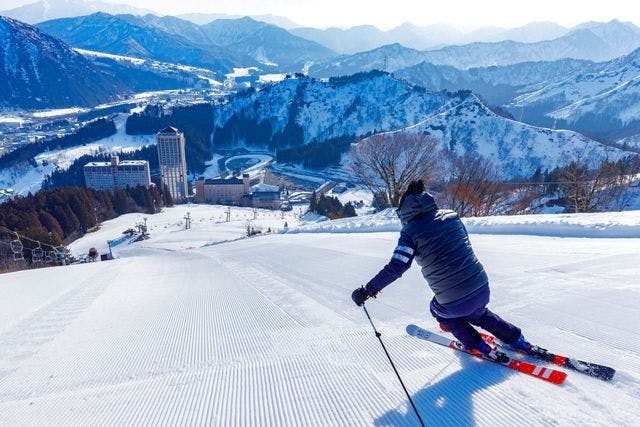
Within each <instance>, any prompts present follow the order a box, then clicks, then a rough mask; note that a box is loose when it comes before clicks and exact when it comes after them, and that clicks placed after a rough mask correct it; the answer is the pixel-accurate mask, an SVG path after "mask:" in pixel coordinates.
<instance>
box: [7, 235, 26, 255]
mask: <svg viewBox="0 0 640 427" xmlns="http://www.w3.org/2000/svg"><path fill="white" fill-rule="evenodd" d="M15 234H16V238H15V240H12V241H11V243H10V244H9V245H10V247H11V252H13V260H14V261H22V260H24V254H23V252H22V251H23V250H24V245H23V244H22V242H21V241H20V236H18V233H15Z"/></svg>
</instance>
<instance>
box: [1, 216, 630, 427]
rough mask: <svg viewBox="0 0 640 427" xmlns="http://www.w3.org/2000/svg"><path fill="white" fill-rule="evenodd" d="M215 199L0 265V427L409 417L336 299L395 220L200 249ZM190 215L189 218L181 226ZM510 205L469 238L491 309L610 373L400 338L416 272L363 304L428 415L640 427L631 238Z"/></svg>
mask: <svg viewBox="0 0 640 427" xmlns="http://www.w3.org/2000/svg"><path fill="white" fill-rule="evenodd" d="M217 209H224V208H220V207H213V206H209V207H195V206H191V207H185V206H183V207H178V208H173V209H167V210H166V211H165V212H163V213H161V214H158V215H156V216H149V217H148V220H147V221H148V224H150V226H151V228H152V229H151V239H150V240H147V241H143V242H139V243H134V244H132V245H129V247H128V248H126V250H124V249H123V250H122V251H121V252H120V253H119V254H118V255H119V256H120V258H119V259H116V260H114V261H109V262H98V263H92V264H83V265H74V266H69V267H56V268H51V269H40V270H31V271H22V272H18V273H12V274H5V275H2V276H0V342H1V343H2V345H1V346H0V425H65V426H67V425H94V424H100V425H157V424H163V425H220V426H228V425H237V426H244V425H278V426H285V425H292V426H300V425H304V426H312V425H315V426H334V425H376V426H415V425H417V421H416V418H415V416H414V415H413V412H412V411H411V409H410V407H409V406H408V402H407V399H406V396H405V395H404V393H403V391H402V389H401V387H400V385H399V384H398V382H397V379H396V378H395V376H394V374H393V371H392V370H391V368H390V366H389V364H388V361H387V360H386V358H385V355H384V353H383V352H382V350H381V348H380V345H379V343H378V340H377V339H376V337H375V336H374V335H373V332H372V330H371V327H370V325H369V323H368V321H367V319H366V317H365V316H364V313H363V312H362V310H361V309H360V308H358V307H356V306H355V305H354V304H353V303H352V301H351V299H350V293H351V291H352V290H353V289H354V288H355V287H357V286H360V285H362V284H364V283H366V282H367V281H368V280H369V279H370V278H371V277H372V276H373V275H374V274H375V273H376V272H377V271H378V269H379V268H380V267H381V266H382V265H384V264H385V263H386V262H387V261H388V259H389V256H390V255H391V253H392V250H393V248H394V247H395V244H396V239H397V237H398V233H397V231H392V232H380V231H376V230H383V229H384V227H385V222H386V224H387V225H386V226H387V227H388V229H389V230H392V229H393V227H394V226H395V222H394V221H393V212H391V211H387V212H385V213H382V214H379V215H378V216H377V217H375V218H370V219H369V221H370V223H371V224H377V227H373V226H371V227H370V228H369V230H368V231H369V232H367V233H348V234H344V233H331V232H320V233H318V232H307V233H300V234H292V233H291V234H278V235H270V236H265V237H257V238H251V239H248V238H247V239H240V240H237V241H232V242H227V243H221V244H215V245H209V244H208V243H213V242H223V241H226V240H233V239H230V236H231V234H232V233H230V232H229V227H231V225H230V224H227V223H221V224H215V221H214V220H213V219H212V217H215V219H218V218H217V217H218V213H219V211H217ZM187 210H189V212H191V214H192V216H193V218H194V223H193V227H192V229H191V230H190V231H183V230H181V227H180V224H178V223H177V222H179V220H180V217H182V216H183V215H184V214H185V213H186V211H187ZM277 214H279V213H277ZM634 217H635V219H634ZM385 218H386V220H385ZM518 218H520V217H518ZM518 218H516V219H512V218H509V217H504V224H510V227H513V228H511V229H510V230H502V232H505V233H506V232H507V231H509V232H510V233H513V234H502V235H491V234H472V235H471V239H472V243H473V245H474V248H475V250H476V253H477V255H478V257H479V259H480V260H481V261H482V262H483V264H484V265H485V267H486V269H487V271H488V273H489V276H490V278H491V283H492V302H491V304H490V307H491V308H492V309H494V310H495V311H496V312H498V313H500V314H501V315H502V316H503V317H505V318H506V319H509V320H511V321H513V322H514V323H516V324H518V325H520V326H521V327H522V328H523V329H524V332H525V333H526V335H527V337H528V338H529V339H530V340H532V341H534V342H537V343H539V344H540V345H543V346H547V347H548V348H550V349H552V350H554V351H557V352H561V353H567V354H569V355H572V356H576V357H579V358H583V359H586V360H590V361H593V362H599V363H603V364H607V365H610V366H613V367H615V368H617V370H618V372H617V374H616V377H615V378H614V380H613V381H612V382H610V383H604V382H601V381H599V380H596V379H592V378H589V377H586V376H583V375H580V374H578V373H574V372H569V377H568V379H567V381H566V382H565V384H564V385H562V386H556V385H551V384H548V383H545V382H542V381H540V380H537V379H535V378H531V377H529V376H526V375H522V374H518V373H514V372H513V371H510V370H508V369H506V368H503V367H501V366H496V365H493V364H489V363H487V362H483V361H480V360H478V359H475V358H473V357H470V356H467V355H465V354H462V353H456V352H454V351H452V350H450V349H447V348H443V347H440V346H437V345H431V344H430V343H427V342H423V341H419V340H417V339H415V338H412V337H409V336H407V335H406V334H405V332H404V328H405V325H406V324H407V323H418V324H420V325H422V326H425V327H427V328H431V329H434V328H436V327H437V325H436V323H435V321H434V320H433V319H431V318H430V316H429V314H428V311H427V310H428V309H427V304H428V301H429V299H430V298H431V296H432V294H431V293H430V291H429V290H428V288H427V286H426V285H425V284H424V281H423V279H422V277H421V274H420V271H419V269H418V268H417V267H415V266H414V267H413V268H412V269H411V270H410V271H409V272H407V273H406V274H405V276H404V277H402V278H401V279H400V280H398V282H396V283H394V284H392V285H391V286H390V287H389V288H387V289H385V290H384V291H383V293H382V294H381V295H380V296H379V297H378V298H377V299H376V300H372V301H371V302H368V303H367V307H368V309H369V312H370V314H371V315H372V317H373V319H374V321H375V322H376V326H377V327H378V329H379V330H380V331H381V332H382V339H383V340H384V342H385V344H386V345H387V348H388V349H389V352H390V354H391V355H392V357H393V358H394V361H395V363H396V365H397V367H398V370H399V372H400V374H401V375H402V377H403V379H404V381H405V383H406V385H407V388H408V390H409V392H410V393H411V394H412V396H413V398H414V401H415V403H416V405H417V406H418V408H419V410H420V411H421V413H422V416H423V418H424V419H425V421H426V423H427V425H434V426H449V425H460V426H468V425H478V426H494V425H508V426H512V425H514V426H515V425H560V426H576V425H579V426H582V425H590V426H592V425H593V426H601V425H616V426H636V425H638V424H639V423H640V407H639V406H638V401H639V399H640V333H639V332H638V324H639V322H638V321H639V320H640V318H639V314H638V313H639V311H638V307H639V306H640V283H638V277H640V267H638V265H639V264H638V262H637V258H638V254H639V253H640V239H639V238H637V237H636V238H616V239H614V238H609V237H604V236H603V235H601V234H600V238H589V237H587V236H589V234H588V233H585V237H581V238H575V237H549V236H532V235H527V234H528V233H530V232H531V230H532V229H534V228H533V225H532V223H535V224H538V225H537V226H536V227H537V229H539V230H551V229H553V226H552V224H551V223H550V222H548V220H547V219H546V217H544V216H540V217H533V219H532V220H531V222H532V223H529V224H525V225H523V226H522V227H521V228H517V227H516V226H515V225H514V224H515V223H518V222H519V221H520V220H519V219H518ZM535 218H538V219H535ZM552 218H562V216H558V215H556V216H552ZM574 218H575V221H573V223H574V224H576V225H575V226H576V227H582V228H583V229H585V230H590V228H589V224H593V223H594V222H599V223H607V224H609V225H610V228H611V229H615V228H616V227H615V224H617V225H618V226H623V225H624V226H625V227H630V228H633V227H635V229H636V230H637V229H640V212H636V213H625V214H607V215H606V216H603V217H602V218H600V219H598V220H597V221H596V220H594V218H592V217H590V216H584V215H576V216H574ZM125 219H126V221H125ZM364 220H366V219H365V218H357V219H352V220H349V221H351V225H348V224H347V223H348V222H349V221H346V220H345V221H343V226H342V227H341V228H342V229H343V231H346V230H348V229H349V228H351V230H352V231H358V230H359V229H360V228H362V227H360V226H359V224H361V223H362V221H364ZM274 221H275V219H274ZM559 221H561V222H562V221H564V220H559ZM131 222H135V219H134V218H133V217H131V218H124V217H123V218H118V219H116V220H113V221H111V222H109V223H107V224H104V227H103V228H102V230H101V231H99V232H98V233H105V236H104V237H106V235H111V231H110V229H112V231H113V232H115V233H118V232H119V229H120V228H121V225H125V223H127V226H129V224H130V223H131ZM497 222H498V220H497V219H487V220H486V221H485V222H483V221H481V220H477V223H476V224H475V225H474V227H475V228H473V227H469V228H470V229H473V231H474V233H477V232H480V231H483V230H484V231H487V230H489V231H490V230H492V229H493V227H495V224H496V223H497ZM467 223H468V225H470V224H471V223H470V222H469V221H468V222H467ZM274 224H275V222H274ZM290 224H291V223H290ZM483 224H484V225H483ZM579 224H582V225H579ZM131 225H132V224H131ZM243 227H244V225H243V221H242V220H240V219H239V220H238V224H237V231H238V232H239V231H240V230H241V229H242V228H243ZM483 227H485V228H483ZM327 230H329V229H317V230H316V231H327ZM306 231H311V230H310V229H308V228H307V230H306ZM538 234H546V233H538ZM97 235H98V234H93V235H88V236H86V237H84V238H83V239H81V240H80V241H78V242H76V243H75V244H74V245H73V247H75V248H80V247H82V246H83V245H84V247H88V246H89V245H92V244H93V243H92V242H91V239H95V238H96V236H97ZM626 235H629V236H630V235H632V233H629V234H626ZM635 235H636V236H638V234H637V232H636V234H635ZM346 237H348V238H346ZM101 238H103V237H101ZM189 247H191V248H193V249H188V250H187V249H186V248H189Z"/></svg>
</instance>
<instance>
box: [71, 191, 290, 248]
mask: <svg viewBox="0 0 640 427" xmlns="http://www.w3.org/2000/svg"><path fill="white" fill-rule="evenodd" d="M227 210H230V212H231V215H230V217H229V219H230V221H229V222H227V214H226V211H227ZM299 213H300V211H299V209H294V210H292V211H289V212H284V213H283V212H281V211H273V210H268V209H256V210H255V213H254V209H253V208H242V207H235V206H231V207H227V206H220V205H206V204H202V205H200V204H190V205H178V206H175V207H173V208H168V209H165V210H164V212H162V213H160V214H157V215H148V214H141V213H140V214H127V215H121V216H119V217H118V218H116V219H113V220H111V221H107V222H105V223H104V224H102V226H101V228H100V229H99V230H98V231H96V232H93V233H89V234H87V235H85V236H84V237H83V238H82V239H79V240H76V241H75V242H73V243H72V244H71V245H69V249H70V250H71V252H72V253H73V254H75V255H77V256H82V255H85V254H87V253H88V252H89V249H90V248H92V247H94V248H96V249H97V250H98V251H99V252H100V253H106V252H107V251H108V247H109V245H108V244H107V241H108V240H115V239H117V238H118V237H121V236H122V232H123V231H125V230H128V229H129V228H135V225H136V224H142V223H144V219H145V218H146V219H147V229H148V232H149V234H150V235H151V239H149V240H146V241H144V242H140V243H136V244H133V245H121V246H118V247H116V248H114V249H113V252H114V254H115V256H116V257H117V256H130V254H133V255H136V254H137V251H138V250H140V249H141V248H154V249H162V250H168V251H180V250H186V249H193V248H199V247H206V246H212V245H217V244H220V243H224V242H228V241H233V240H238V239H242V238H244V237H245V236H246V231H247V225H250V226H251V227H254V228H260V229H262V231H263V232H267V230H268V229H271V231H272V232H274V233H275V232H281V231H283V229H284V223H285V222H286V223H287V226H288V227H294V226H297V225H298V224H299V222H300V221H299V219H298V216H299ZM187 214H189V215H190V217H191V229H189V230H185V222H186V220H185V217H186V216H187ZM254 216H255V219H254Z"/></svg>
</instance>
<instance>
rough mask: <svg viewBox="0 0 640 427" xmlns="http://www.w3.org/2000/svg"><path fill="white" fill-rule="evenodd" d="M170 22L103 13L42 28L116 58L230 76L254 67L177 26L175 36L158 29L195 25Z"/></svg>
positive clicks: (40, 26)
mask: <svg viewBox="0 0 640 427" xmlns="http://www.w3.org/2000/svg"><path fill="white" fill-rule="evenodd" d="M149 18H151V16H149ZM170 20H171V22H166V21H163V20H161V18H160V19H156V18H155V17H154V18H153V19H149V20H148V21H147V20H145V19H143V18H141V17H138V16H133V15H117V16H113V15H109V14H106V13H102V12H99V13H94V14H92V15H88V16H83V17H78V18H64V19H56V20H52V21H46V22H42V23H40V24H38V28H40V29H41V30H42V31H44V32H46V33H48V34H51V35H53V36H55V37H59V38H60V39H62V40H64V41H65V42H66V43H68V44H70V45H71V46H73V47H78V48H82V49H87V50H92V51H98V52H106V53H112V54H116V55H125V56H133V57H138V58H143V59H155V60H159V61H165V62H173V63H182V64H184V65H193V66H199V67H206V68H210V69H213V70H216V71H221V72H228V71H230V70H231V69H232V68H233V67H234V66H237V65H238V64H242V63H246V62H249V63H252V62H251V60H250V59H249V58H244V57H240V58H238V57H236V55H235V54H233V53H232V52H229V51H227V50H226V49H224V48H223V47H221V46H216V45H213V44H209V45H206V46H205V45H201V44H197V43H195V42H193V41H190V40H189V39H188V37H189V36H190V34H189V33H185V35H183V36H180V35H177V33H178V32H179V31H183V30H184V28H176V26H175V25H174V26H173V28H174V29H175V30H174V32H172V33H169V32H166V31H164V30H163V29H160V28H158V26H159V25H158V22H163V23H166V24H167V25H170V24H173V23H175V22H183V23H186V24H187V25H192V24H191V23H189V22H187V21H181V20H178V19H177V18H170ZM167 21H169V20H167ZM98 34H99V36H96V35H98Z"/></svg>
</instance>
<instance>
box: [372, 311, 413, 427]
mask: <svg viewBox="0 0 640 427" xmlns="http://www.w3.org/2000/svg"><path fill="white" fill-rule="evenodd" d="M362 309H363V310H364V313H365V314H366V315H367V319H369V323H371V327H372V328H373V332H375V334H376V337H377V338H378V340H379V341H380V345H381V346H382V349H383V350H384V353H385V354H386V355H387V359H389V363H391V367H392V368H393V371H394V372H395V373H396V376H397V377H398V381H400V384H401V385H402V388H403V389H404V392H405V394H406V395H407V399H409V402H410V403H411V406H413V410H414V411H415V412H416V415H417V416H418V420H419V421H420V425H421V426H422V427H425V424H424V421H422V417H421V416H420V412H418V408H416V405H415V404H414V403H413V399H411V395H410V394H409V391H408V390H407V387H405V385H404V382H403V381H402V378H400V374H399V373H398V370H397V369H396V365H395V364H394V363H393V360H391V356H390V355H389V352H388V351H387V348H386V347H385V346H384V343H383V342H382V338H381V337H382V334H381V333H380V332H378V330H377V329H376V326H375V325H374V324H373V320H371V316H369V312H368V311H367V308H366V307H365V306H364V304H362Z"/></svg>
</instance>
